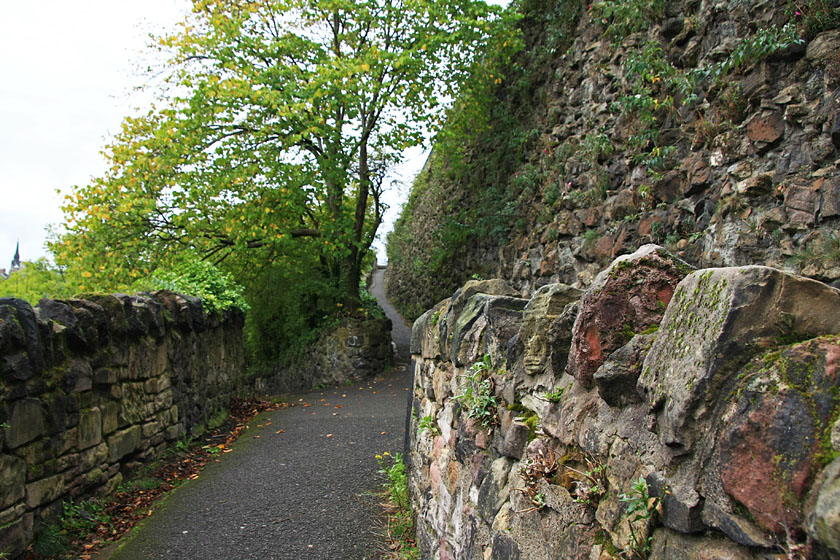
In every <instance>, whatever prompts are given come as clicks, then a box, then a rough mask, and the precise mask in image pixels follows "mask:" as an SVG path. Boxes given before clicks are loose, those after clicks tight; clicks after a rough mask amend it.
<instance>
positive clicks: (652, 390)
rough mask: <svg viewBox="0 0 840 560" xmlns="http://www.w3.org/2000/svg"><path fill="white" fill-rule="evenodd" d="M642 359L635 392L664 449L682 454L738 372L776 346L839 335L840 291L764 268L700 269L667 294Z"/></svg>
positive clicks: (698, 433)
mask: <svg viewBox="0 0 840 560" xmlns="http://www.w3.org/2000/svg"><path fill="white" fill-rule="evenodd" d="M663 332H664V334H665V335H666V336H662V335H661V334H660V335H659V336H657V338H656V340H655V341H654V343H653V346H652V347H651V349H650V352H648V354H647V357H646V358H645V362H644V366H643V369H642V374H641V376H640V377H639V381H638V387H639V391H640V392H641V393H642V394H644V395H645V399H646V401H647V403H648V405H649V406H650V408H651V410H656V411H658V412H657V425H658V428H659V434H660V438H661V439H662V443H664V444H665V445H667V446H669V447H672V448H676V449H684V448H688V447H691V445H693V444H694V442H695V441H696V440H697V438H698V436H699V435H701V434H700V432H699V431H697V429H696V423H697V421H698V420H700V419H701V418H705V417H706V416H708V415H709V414H710V413H711V411H712V409H711V407H710V406H709V399H710V398H712V397H713V396H715V395H717V394H718V393H719V392H720V391H722V390H724V388H725V387H727V386H728V384H729V383H730V381H731V380H732V379H733V376H734V375H735V374H736V373H737V370H738V368H739V367H740V366H742V365H743V364H745V363H746V362H747V361H748V360H749V359H750V357H751V356H752V355H754V354H755V353H757V352H759V351H760V350H761V349H762V348H766V347H768V346H770V345H773V344H776V343H777V342H776V341H777V340H778V339H780V338H781V339H784V338H789V337H792V336H795V337H803V336H806V337H807V336H816V335H819V334H823V333H834V332H840V291H837V290H835V289H834V288H831V287H829V286H826V285H825V284H822V283H820V282H816V281H814V280H809V279H807V278H801V277H796V276H792V275H790V274H787V273H784V272H782V271H779V270H776V269H771V268H767V267H760V266H751V267H739V268H722V269H708V270H703V271H697V272H694V273H693V274H691V275H689V276H687V277H686V278H685V279H684V280H683V281H682V282H680V284H679V286H678V287H677V290H676V292H674V303H673V304H672V305H670V306H669V307H668V310H667V311H666V313H665V317H664V319H663V321H662V324H661V325H660V333H663Z"/></svg>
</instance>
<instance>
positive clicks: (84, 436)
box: [0, 292, 249, 557]
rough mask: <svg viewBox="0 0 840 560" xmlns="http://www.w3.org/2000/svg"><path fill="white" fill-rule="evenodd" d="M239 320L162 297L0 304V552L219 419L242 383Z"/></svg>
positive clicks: (17, 548)
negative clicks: (67, 504)
mask: <svg viewBox="0 0 840 560" xmlns="http://www.w3.org/2000/svg"><path fill="white" fill-rule="evenodd" d="M243 324H244V316H243V314H242V313H241V312H240V311H238V310H231V311H228V312H225V313H224V314H223V315H222V316H218V315H210V314H207V313H206V312H205V311H204V310H203V308H202V305H201V303H200V301H198V300H196V299H193V298H188V297H183V296H180V295H177V294H173V293H170V292H157V293H155V294H153V295H138V296H126V295H107V296H91V297H89V298H88V299H71V300H42V301H41V303H40V304H39V305H38V306H36V307H35V308H34V309H33V308H32V307H31V306H30V305H29V304H28V303H27V302H25V301H22V300H18V299H11V298H0V422H2V423H3V424H2V425H3V428H2V429H0V552H3V553H6V554H9V555H10V556H12V557H14V556H15V555H16V554H17V553H19V552H21V551H22V550H23V549H24V548H25V547H26V546H27V545H28V544H29V542H30V541H31V539H32V537H33V535H34V534H35V533H36V532H37V531H38V529H39V527H40V526H41V525H42V524H43V523H44V522H48V521H49V520H51V519H53V518H54V517H55V516H56V515H58V514H60V513H61V508H62V501H64V500H73V499H76V498H79V497H82V496H89V495H93V494H102V493H108V492H109V491H111V490H113V489H114V488H115V487H116V486H117V485H118V484H119V483H120V482H121V481H122V478H123V475H124V474H125V473H127V472H129V471H131V470H132V469H133V468H135V467H136V466H138V465H139V463H140V462H141V461H145V460H147V459H150V458H153V457H154V456H156V455H157V454H158V453H160V452H161V451H162V450H163V449H164V447H165V446H167V445H168V444H171V443H172V442H173V440H176V439H178V438H181V437H183V436H186V435H195V434H198V433H201V432H202V431H203V430H205V429H207V428H208V427H211V426H214V425H215V424H218V423H221V421H223V420H224V418H225V417H226V414H227V407H228V405H229V403H230V399H231V398H232V397H233V396H234V395H235V394H237V392H238V391H242V390H247V388H248V383H249V381H248V380H247V379H246V377H245V368H244V348H243V339H242V326H243Z"/></svg>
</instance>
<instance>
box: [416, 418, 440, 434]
mask: <svg viewBox="0 0 840 560" xmlns="http://www.w3.org/2000/svg"><path fill="white" fill-rule="evenodd" d="M417 428H418V429H419V430H420V433H421V434H422V433H424V432H426V431H427V430H428V431H429V432H431V433H432V435H433V436H439V435H440V428H439V427H438V425H437V422H435V417H434V416H433V415H431V414H427V415H426V416H424V417H423V418H421V419H420V423H419V424H418V426H417Z"/></svg>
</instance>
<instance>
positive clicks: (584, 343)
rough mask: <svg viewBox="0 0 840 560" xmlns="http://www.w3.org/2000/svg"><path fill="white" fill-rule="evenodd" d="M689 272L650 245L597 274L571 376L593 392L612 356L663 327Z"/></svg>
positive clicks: (586, 298) (576, 333)
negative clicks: (633, 340) (594, 382)
mask: <svg viewBox="0 0 840 560" xmlns="http://www.w3.org/2000/svg"><path fill="white" fill-rule="evenodd" d="M690 270H691V267H689V266H688V265H687V264H685V263H683V262H682V261H680V260H679V259H676V258H674V257H672V256H670V255H669V254H668V253H667V251H665V249H663V248H662V247H658V246H655V245H646V246H644V247H642V248H640V249H639V250H638V251H636V252H635V253H633V254H632V255H624V256H622V257H619V258H618V259H616V260H615V261H614V262H613V264H612V265H610V267H609V268H607V269H606V270H604V271H603V272H601V273H600V274H598V276H597V277H596V278H595V281H594V282H593V283H592V285H591V286H590V287H589V288H588V289H587V290H586V293H585V294H584V295H583V297H582V298H581V302H580V310H579V311H578V315H577V319H576V320H575V325H574V327H573V329H572V345H571V350H570V353H569V363H568V366H567V370H568V372H569V373H570V374H571V375H572V376H573V377H574V378H575V379H577V380H578V381H579V382H580V383H582V384H583V385H585V386H590V385H591V384H592V376H593V374H594V373H595V371H596V370H597V369H598V367H600V366H601V364H603V363H604V361H606V359H607V357H608V356H609V355H610V353H612V352H613V351H614V350H616V349H618V348H619V347H621V346H623V345H624V344H625V343H626V342H627V341H628V340H630V338H632V337H633V335H634V334H635V333H639V332H643V331H645V330H646V329H648V328H650V327H652V326H655V325H657V324H659V321H661V320H662V315H663V314H664V312H665V307H666V306H667V305H668V303H669V302H670V301H671V296H672V295H673V293H674V288H675V286H676V285H677V283H678V282H679V281H680V280H681V279H682V278H683V276H685V275H686V274H687V273H688V272H689V271H690Z"/></svg>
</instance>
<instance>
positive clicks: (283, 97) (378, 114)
mask: <svg viewBox="0 0 840 560" xmlns="http://www.w3.org/2000/svg"><path fill="white" fill-rule="evenodd" d="M501 14H502V12H501V11H500V10H499V9H496V8H491V7H488V6H487V5H486V4H484V2H482V1H478V0H194V6H193V12H192V14H191V16H190V17H188V18H187V19H186V20H185V22H184V23H183V24H182V27H181V30H180V32H178V33H176V34H173V35H171V36H168V37H164V38H162V39H160V40H159V43H158V46H159V48H161V49H163V50H165V51H166V52H167V53H168V54H169V62H168V64H167V65H166V79H165V84H166V86H167V88H166V89H164V94H163V95H162V96H161V108H160V109H155V110H152V111H150V112H149V113H148V114H147V115H145V116H142V117H139V118H129V119H126V121H125V122H124V125H123V128H122V131H121V133H120V134H119V135H118V136H117V137H116V138H115V140H114V142H113V143H112V144H111V145H110V146H109V147H108V148H107V149H106V153H105V155H106V158H107V159H108V162H109V164H110V168H109V171H108V172H107V173H106V174H105V175H104V176H103V177H100V178H97V179H94V180H93V181H92V182H91V183H90V184H89V185H86V186H82V187H76V188H75V189H74V191H73V192H72V193H70V194H68V195H67V196H66V199H65V201H66V203H65V205H64V207H63V210H64V213H65V222H64V224H63V228H64V231H63V233H61V234H59V235H57V236H56V237H55V238H54V239H53V241H52V243H51V248H52V250H53V251H54V253H55V257H56V262H57V263H59V264H60V265H62V266H68V267H71V268H76V269H79V270H84V271H85V272H84V275H85V276H88V280H87V283H88V284H89V285H87V286H81V288H83V289H91V288H99V289H118V288H122V287H124V286H127V285H130V284H131V283H132V282H133V281H134V279H136V278H138V277H143V276H146V275H148V274H150V272H151V271H152V270H153V269H154V268H156V267H158V266H164V265H167V266H168V265H170V264H171V263H174V262H177V261H178V259H179V255H181V254H185V253H197V254H198V255H200V256H201V257H202V258H205V259H211V260H212V261H213V262H214V263H216V264H218V263H220V262H222V261H225V263H226V264H231V263H232V264H231V266H234V267H238V268H239V270H241V271H246V272H252V271H253V269H254V267H255V266H256V265H257V264H265V263H272V264H274V265H276V264H278V263H283V262H284V261H283V259H284V258H285V257H288V256H290V255H295V254H299V252H300V251H301V248H303V249H304V250H306V251H308V252H309V254H312V255H315V256H316V259H317V261H318V262H319V263H320V267H321V269H322V271H321V272H322V274H323V275H324V276H325V277H327V278H329V279H330V281H331V282H332V284H333V285H334V286H335V288H336V289H337V290H338V291H339V292H340V293H342V294H343V297H344V299H345V301H348V302H354V301H357V300H358V299H359V278H360V273H361V267H362V261H363V259H364V257H365V255H366V254H367V253H368V250H369V248H370V245H371V243H372V242H373V240H374V237H375V235H376V231H377V229H378V227H379V225H380V223H381V221H382V215H383V212H384V210H385V207H384V205H383V203H382V199H381V195H382V192H383V188H384V186H385V176H386V172H387V171H388V169H390V168H391V167H392V166H393V165H394V164H395V163H397V162H399V161H400V158H401V153H402V152H403V151H404V150H405V149H406V148H408V147H410V146H413V145H416V144H419V143H421V142H423V141H424V138H425V137H426V136H427V133H428V131H429V129H430V128H432V127H434V126H435V125H436V124H437V123H439V122H440V121H441V120H442V117H443V113H444V111H445V109H446V107H445V105H444V104H442V103H441V100H447V99H452V98H454V96H455V94H456V89H457V84H458V83H459V81H460V79H461V78H462V77H463V76H464V75H466V73H467V71H468V69H469V68H470V66H471V65H472V64H473V63H474V62H475V60H476V59H477V58H478V57H480V53H481V52H482V49H481V43H483V42H486V41H488V40H493V41H497V42H498V43H499V44H502V42H503V41H504V40H505V37H503V36H501V35H500V32H499V30H500V29H502V24H503V22H504V19H503V18H502V17H500V15H501ZM505 44H506V43H505ZM285 265H286V266H289V267H292V268H293V267H294V266H295V265H294V262H292V261H291V259H289V260H288V262H286V263H285Z"/></svg>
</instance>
